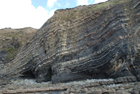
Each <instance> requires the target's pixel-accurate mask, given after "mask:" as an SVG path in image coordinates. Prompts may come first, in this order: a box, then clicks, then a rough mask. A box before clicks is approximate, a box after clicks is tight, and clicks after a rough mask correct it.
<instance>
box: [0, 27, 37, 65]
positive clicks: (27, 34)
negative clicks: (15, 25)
mask: <svg viewBox="0 0 140 94" xmlns="http://www.w3.org/2000/svg"><path fill="white" fill-rule="evenodd" d="M36 31H37V29H34V28H30V27H27V28H21V29H11V28H4V29H0V64H5V63H8V62H10V61H11V60H12V59H14V57H15V56H16V54H17V53H18V51H19V50H20V49H21V48H22V47H23V45H25V44H26V42H27V40H29V39H30V38H32V36H33V35H34V34H35V32H36Z"/></svg>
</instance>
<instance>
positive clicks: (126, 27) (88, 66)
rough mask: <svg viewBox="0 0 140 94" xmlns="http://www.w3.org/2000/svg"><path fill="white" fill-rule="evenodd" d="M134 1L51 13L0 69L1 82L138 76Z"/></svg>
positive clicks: (138, 9)
mask: <svg viewBox="0 0 140 94" xmlns="http://www.w3.org/2000/svg"><path fill="white" fill-rule="evenodd" d="M139 53H140V1H139V0H110V1H108V2H105V3H101V4H97V5H89V6H79V7H76V8H72V9H65V10H57V11H56V12H55V14H54V16H53V17H52V18H51V19H49V20H48V21H47V22H46V23H45V24H44V25H43V26H42V27H41V28H40V29H39V30H38V32H37V33H36V34H35V36H34V37H33V38H32V39H30V41H28V43H27V44H26V45H25V46H24V48H23V49H22V50H21V51H20V52H19V53H18V54H17V56H16V58H15V59H14V60H13V61H11V62H10V63H8V64H7V65H5V66H4V68H3V69H1V70H0V76H1V79H9V78H15V77H19V76H22V75H24V76H28V75H27V74H33V75H35V78H36V80H37V81H38V82H42V81H49V80H51V81H52V82H54V83H58V82H67V81H72V80H81V79H90V78H117V77H125V76H136V77H139V74H140V54H139Z"/></svg>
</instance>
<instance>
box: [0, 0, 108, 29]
mask: <svg viewBox="0 0 140 94" xmlns="http://www.w3.org/2000/svg"><path fill="white" fill-rule="evenodd" d="M105 1H107V0H0V29H3V28H24V27H33V28H36V29H39V28H40V27H41V26H42V25H43V24H44V23H45V22H46V21H47V20H48V19H49V18H50V17H52V16H53V14H54V12H55V10H57V9H65V8H73V7H76V6H79V5H90V4H97V3H100V2H105Z"/></svg>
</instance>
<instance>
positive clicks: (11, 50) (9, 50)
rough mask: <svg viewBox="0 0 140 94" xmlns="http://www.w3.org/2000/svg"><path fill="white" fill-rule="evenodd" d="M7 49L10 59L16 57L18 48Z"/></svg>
mask: <svg viewBox="0 0 140 94" xmlns="http://www.w3.org/2000/svg"><path fill="white" fill-rule="evenodd" d="M5 50H6V52H7V53H8V56H7V57H6V59H10V58H13V57H14V53H15V52H16V49H15V48H14V47H10V48H5Z"/></svg>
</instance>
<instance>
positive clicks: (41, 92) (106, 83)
mask: <svg viewBox="0 0 140 94" xmlns="http://www.w3.org/2000/svg"><path fill="white" fill-rule="evenodd" d="M0 88H1V89H0V94H140V82H139V81H138V80H137V78H136V77H134V76H131V77H121V78H117V79H87V80H82V81H72V82H67V83H57V84H52V82H42V83H37V82H36V81H35V80H34V79H15V80H11V81H10V83H9V84H7V85H3V86H0Z"/></svg>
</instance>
